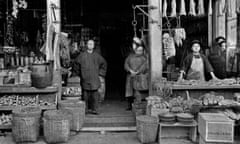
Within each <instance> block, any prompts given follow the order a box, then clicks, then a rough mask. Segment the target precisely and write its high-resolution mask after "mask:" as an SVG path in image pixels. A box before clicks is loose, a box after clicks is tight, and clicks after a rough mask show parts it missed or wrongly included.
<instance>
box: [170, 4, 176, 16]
mask: <svg viewBox="0 0 240 144" xmlns="http://www.w3.org/2000/svg"><path fill="white" fill-rule="evenodd" d="M171 7H172V12H171V15H170V17H176V16H177V4H176V0H172V3H171Z"/></svg>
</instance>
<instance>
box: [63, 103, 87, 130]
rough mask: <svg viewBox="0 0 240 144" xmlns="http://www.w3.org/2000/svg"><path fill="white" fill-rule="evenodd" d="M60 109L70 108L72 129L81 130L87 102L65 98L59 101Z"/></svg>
mask: <svg viewBox="0 0 240 144" xmlns="http://www.w3.org/2000/svg"><path fill="white" fill-rule="evenodd" d="M59 109H64V110H68V111H69V113H70V114H71V116H72V123H71V126H70V129H71V130H74V131H79V130H80V129H81V128H82V125H83V123H84V119H85V102H84V101H73V100H64V101H60V102H59Z"/></svg>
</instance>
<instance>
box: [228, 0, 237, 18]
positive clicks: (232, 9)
mask: <svg viewBox="0 0 240 144" xmlns="http://www.w3.org/2000/svg"><path fill="white" fill-rule="evenodd" d="M234 1H235V0H227V3H226V4H227V6H226V8H227V14H228V16H229V17H232V16H234V14H235V10H234V8H233V6H232V4H233V2H234Z"/></svg>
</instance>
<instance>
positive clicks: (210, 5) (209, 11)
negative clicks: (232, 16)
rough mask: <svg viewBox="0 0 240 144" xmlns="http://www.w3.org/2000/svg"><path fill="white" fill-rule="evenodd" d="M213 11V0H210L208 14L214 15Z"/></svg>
mask: <svg viewBox="0 0 240 144" xmlns="http://www.w3.org/2000/svg"><path fill="white" fill-rule="evenodd" d="M212 13H213V11H212V0H209V4H208V15H209V16H210V15H212Z"/></svg>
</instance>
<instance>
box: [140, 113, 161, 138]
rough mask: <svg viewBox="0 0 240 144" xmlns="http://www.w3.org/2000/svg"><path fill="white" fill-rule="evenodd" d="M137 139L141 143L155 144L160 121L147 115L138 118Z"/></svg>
mask: <svg viewBox="0 0 240 144" xmlns="http://www.w3.org/2000/svg"><path fill="white" fill-rule="evenodd" d="M136 120H137V137H138V139H139V141H140V142H141V143H153V142H155V141H156V139H157V131H158V120H157V118H155V117H150V116H146V115H142V116H137V118H136Z"/></svg>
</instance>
